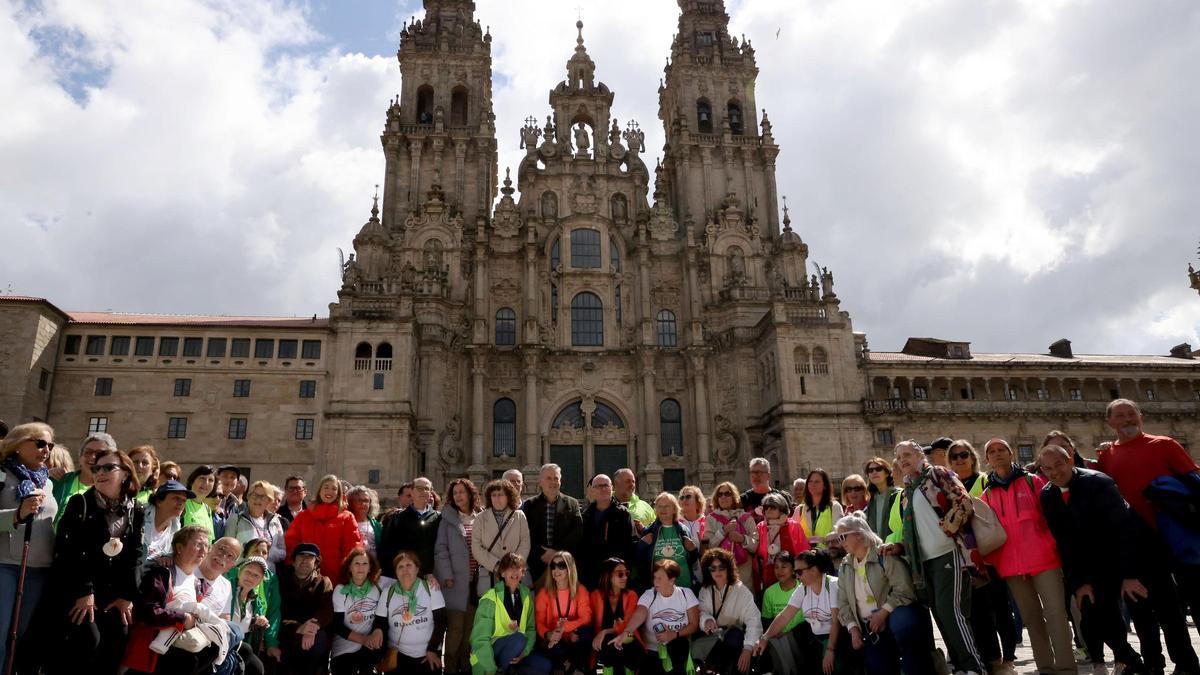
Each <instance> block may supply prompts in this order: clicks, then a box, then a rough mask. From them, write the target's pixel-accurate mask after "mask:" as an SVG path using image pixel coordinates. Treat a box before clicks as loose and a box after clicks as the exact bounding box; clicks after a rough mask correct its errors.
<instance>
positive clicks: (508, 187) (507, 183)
mask: <svg viewBox="0 0 1200 675" xmlns="http://www.w3.org/2000/svg"><path fill="white" fill-rule="evenodd" d="M500 192H501V193H502V194H503V195H504V196H505V197H511V196H512V194H513V193H514V192H516V190H514V189H513V186H512V167H506V168H505V169H504V187H502V188H500Z"/></svg>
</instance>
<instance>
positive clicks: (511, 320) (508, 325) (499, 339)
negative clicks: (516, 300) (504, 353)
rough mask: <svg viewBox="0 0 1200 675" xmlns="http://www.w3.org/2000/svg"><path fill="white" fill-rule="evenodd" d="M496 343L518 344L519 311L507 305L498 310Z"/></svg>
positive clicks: (504, 344)
mask: <svg viewBox="0 0 1200 675" xmlns="http://www.w3.org/2000/svg"><path fill="white" fill-rule="evenodd" d="M496 344H497V345H500V346H508V345H515V344H517V313H516V312H514V311H512V310H511V309H509V308H507V307H505V308H504V309H501V310H500V311H498V312H496Z"/></svg>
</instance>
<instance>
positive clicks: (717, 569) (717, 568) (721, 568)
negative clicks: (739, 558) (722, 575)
mask: <svg viewBox="0 0 1200 675" xmlns="http://www.w3.org/2000/svg"><path fill="white" fill-rule="evenodd" d="M728 570H729V568H728V567H726V566H724V565H709V566H708V571H709V572H711V573H713V574H716V573H717V572H726V571H728Z"/></svg>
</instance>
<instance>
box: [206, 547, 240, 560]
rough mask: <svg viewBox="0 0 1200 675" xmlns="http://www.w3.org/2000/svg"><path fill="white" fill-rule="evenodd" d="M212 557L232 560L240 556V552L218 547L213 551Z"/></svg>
mask: <svg viewBox="0 0 1200 675" xmlns="http://www.w3.org/2000/svg"><path fill="white" fill-rule="evenodd" d="M212 557H213V558H214V559H219V560H231V559H233V558H236V557H238V554H237V553H234V552H232V551H228V550H223V549H218V550H214V551H213V552H212Z"/></svg>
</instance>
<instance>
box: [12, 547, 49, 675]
mask: <svg viewBox="0 0 1200 675" xmlns="http://www.w3.org/2000/svg"><path fill="white" fill-rule="evenodd" d="M20 573H21V567H20V566H19V565H0V668H3V667H4V664H5V663H7V659H8V633H9V631H11V630H12V611H13V603H14V602H16V600H17V577H18V576H20ZM49 577H50V570H49V568H45V567H26V568H25V590H24V592H23V593H22V596H21V617H20V620H19V621H18V622H17V637H18V638H20V637H21V635H22V634H23V633H24V632H25V629H26V628H28V627H29V621H30V619H31V618H32V617H33V610H35V609H37V606H38V603H39V602H41V599H42V590H43V589H44V588H45V587H46V580H47V579H48V578H49Z"/></svg>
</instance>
